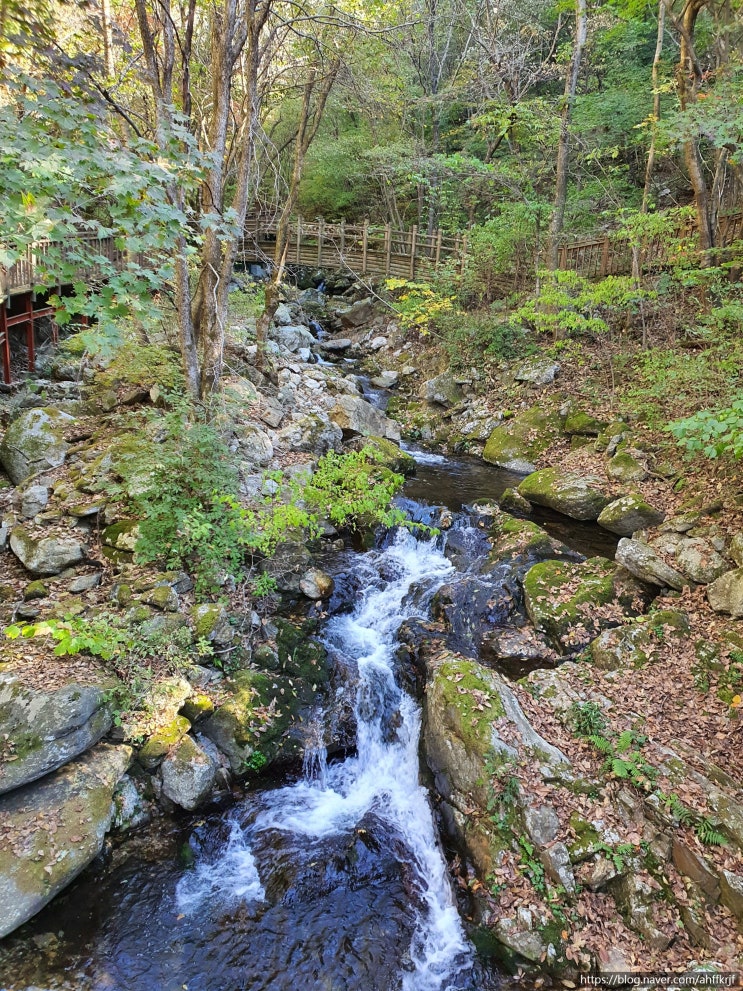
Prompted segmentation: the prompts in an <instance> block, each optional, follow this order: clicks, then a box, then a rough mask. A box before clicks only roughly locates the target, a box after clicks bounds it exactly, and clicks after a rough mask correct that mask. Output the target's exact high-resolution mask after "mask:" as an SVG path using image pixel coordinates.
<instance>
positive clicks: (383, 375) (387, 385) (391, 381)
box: [371, 370, 400, 389]
mask: <svg viewBox="0 0 743 991" xmlns="http://www.w3.org/2000/svg"><path fill="white" fill-rule="evenodd" d="M399 380H400V376H399V374H398V373H397V372H394V371H391V370H390V371H384V372H380V373H379V375H375V377H374V378H373V379H372V380H371V384H372V385H374V386H376V387H377V388H378V389H392V388H393V387H394V386H396V385H397V383H398V382H399Z"/></svg>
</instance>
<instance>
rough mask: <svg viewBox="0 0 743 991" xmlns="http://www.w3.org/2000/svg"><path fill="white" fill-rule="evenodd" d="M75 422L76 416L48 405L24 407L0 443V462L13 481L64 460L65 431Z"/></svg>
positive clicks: (66, 448)
mask: <svg viewBox="0 0 743 991" xmlns="http://www.w3.org/2000/svg"><path fill="white" fill-rule="evenodd" d="M72 423H74V417H72V416H70V415H69V414H68V413H62V412H61V411H60V410H57V409H52V408H51V407H49V406H43V407H40V408H38V409H28V410H24V412H23V413H21V415H20V416H19V417H18V418H17V419H15V420H14V421H13V422H12V423H11V425H10V426H9V427H8V429H7V430H6V431H5V436H4V437H3V442H2V444H0V464H2V466H3V468H4V469H5V470H6V472H7V473H8V475H9V476H10V480H11V481H12V482H13V484H14V485H18V484H19V483H20V482H22V481H23V479H24V478H28V476H29V475H35V474H36V473H37V472H40V471H46V470H48V469H50V468H58V467H59V466H60V465H61V464H62V463H63V462H64V459H65V457H66V455H67V450H68V447H69V445H68V444H67V442H66V441H65V439H64V432H65V430H67V429H68V427H69V426H70V424H72Z"/></svg>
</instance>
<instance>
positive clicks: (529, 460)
mask: <svg viewBox="0 0 743 991" xmlns="http://www.w3.org/2000/svg"><path fill="white" fill-rule="evenodd" d="M562 425H563V418H562V416H561V415H560V414H559V413H555V412H550V411H549V410H544V409H542V408H541V407H539V406H535V407H533V408H532V409H529V410H526V411H525V412H524V413H520V414H519V415H518V416H515V417H514V418H513V419H511V420H506V421H505V422H504V423H502V424H501V425H500V426H498V427H496V428H495V430H493V432H492V433H491V434H490V436H489V437H488V440H487V443H486V444H485V449H484V451H483V452H482V456H483V459H484V460H485V461H488V462H489V463H490V464H494V465H497V466H498V467H499V468H506V469H508V470H509V471H518V472H524V473H525V474H526V473H529V472H533V471H534V470H535V468H536V465H535V464H534V461H535V460H536V459H537V458H538V457H539V455H540V454H543V453H544V452H545V451H546V450H547V449H548V448H550V447H551V446H552V445H553V444H554V443H555V441H556V440H557V439H558V438H559V437H560V436H561V433H562Z"/></svg>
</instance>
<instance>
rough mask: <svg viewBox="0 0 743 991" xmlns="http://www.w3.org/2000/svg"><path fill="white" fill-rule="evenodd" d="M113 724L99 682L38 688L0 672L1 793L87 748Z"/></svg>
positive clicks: (103, 688)
mask: <svg viewBox="0 0 743 991" xmlns="http://www.w3.org/2000/svg"><path fill="white" fill-rule="evenodd" d="M110 727H111V711H110V707H109V706H108V704H107V701H106V689H105V687H104V686H103V685H80V684H77V682H70V683H69V684H67V685H64V686H63V687H61V688H56V689H50V690H48V691H40V690H38V689H35V688H31V687H29V686H28V685H24V684H23V683H22V682H21V681H19V680H18V678H17V677H15V676H14V675H13V674H12V673H10V672H9V671H5V672H3V673H2V674H0V728H1V729H2V735H3V738H4V745H3V752H2V756H0V794H2V793H3V792H6V791H12V790H13V789H14V788H20V787H21V785H25V784H28V783H29V782H31V781H35V780H36V779H37V778H41V777H43V775H45V774H48V773H49V772H50V771H56V769H57V768H58V767H61V766H62V765H63V764H66V763H67V762H68V761H70V760H72V759H73V758H74V757H77V756H78V754H81V753H84V752H85V751H86V750H89V749H90V747H92V746H93V745H94V744H95V743H97V742H98V741H99V740H100V739H101V737H102V736H103V735H104V734H105V733H107V732H108V730H109V729H110Z"/></svg>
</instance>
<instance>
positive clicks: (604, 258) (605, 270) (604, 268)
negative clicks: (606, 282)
mask: <svg viewBox="0 0 743 991" xmlns="http://www.w3.org/2000/svg"><path fill="white" fill-rule="evenodd" d="M608 274H609V238H608V237H605V238H604V243H603V244H602V246H601V271H600V276H601V278H602V279H603V278H605V277H606V276H607V275H608Z"/></svg>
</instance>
